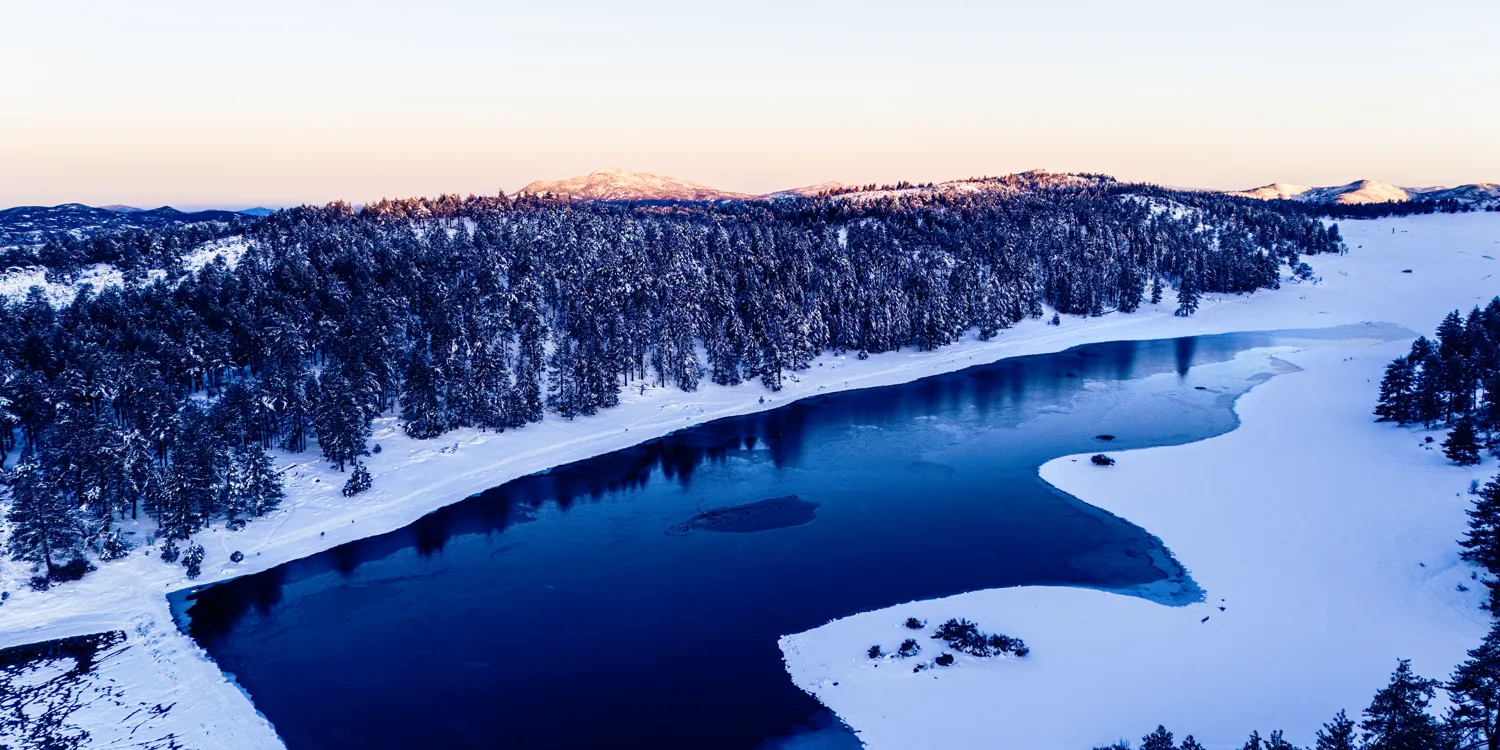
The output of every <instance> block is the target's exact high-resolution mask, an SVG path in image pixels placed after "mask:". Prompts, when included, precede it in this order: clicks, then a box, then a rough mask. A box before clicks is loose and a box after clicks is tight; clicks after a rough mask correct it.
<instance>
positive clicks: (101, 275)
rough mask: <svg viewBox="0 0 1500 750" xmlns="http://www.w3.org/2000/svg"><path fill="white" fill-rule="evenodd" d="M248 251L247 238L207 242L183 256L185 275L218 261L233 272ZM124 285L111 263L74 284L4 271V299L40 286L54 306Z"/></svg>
mask: <svg viewBox="0 0 1500 750" xmlns="http://www.w3.org/2000/svg"><path fill="white" fill-rule="evenodd" d="M245 247H246V245H245V239H244V238H243V237H227V238H225V239H222V240H213V241H211V242H205V243H203V244H202V245H199V246H197V247H195V248H193V249H192V250H190V251H188V252H187V253H186V254H184V255H183V256H182V270H183V271H184V272H194V271H197V270H198V269H200V268H202V267H204V266H206V265H208V264H209V263H210V262H212V261H213V260H214V259H215V258H223V259H224V262H225V263H227V264H228V265H229V267H230V268H233V267H234V266H235V265H236V264H238V263H239V262H240V257H241V256H243V255H244V254H245ZM169 275H170V274H169V273H168V272H167V271H166V270H165V269H161V268H153V269H149V270H147V271H146V274H145V280H146V281H148V282H150V281H155V280H157V279H162V278H167V277H168V276H169ZM124 283H125V275H124V273H122V272H121V271H120V269H118V268H115V267H114V266H112V265H110V264H108V263H95V264H94V265H91V266H88V267H87V268H84V269H83V270H82V271H81V272H79V273H78V275H77V276H75V277H73V278H72V279H70V280H56V281H48V280H47V269H45V268H43V267H41V266H27V267H24V268H10V269H5V270H0V297H4V298H7V299H10V300H18V299H23V298H25V297H26V295H27V294H29V293H30V292H31V288H32V287H34V286H36V287H41V289H42V292H43V294H45V295H46V297H47V299H48V300H49V301H50V302H51V303H52V304H53V305H66V304H68V303H69V302H72V301H73V297H74V296H75V295H77V294H78V289H79V288H80V287H82V286H83V285H85V284H87V285H89V286H91V287H93V289H94V291H96V292H97V291H101V290H103V289H105V288H108V287H119V286H120V285H121V284H124Z"/></svg>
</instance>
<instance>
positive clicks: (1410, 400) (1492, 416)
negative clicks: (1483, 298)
mask: <svg viewBox="0 0 1500 750" xmlns="http://www.w3.org/2000/svg"><path fill="white" fill-rule="evenodd" d="M1436 339H1437V340H1436V341H1433V340H1431V339H1428V338H1427V337H1426V336H1422V337H1419V338H1418V339H1417V340H1416V341H1414V342H1412V345H1411V351H1409V352H1407V353H1406V355H1405V356H1401V357H1397V358H1396V359H1394V360H1392V361H1391V363H1390V364H1389V365H1387V366H1386V368H1385V375H1384V377H1382V378H1381V381H1380V396H1379V402H1378V403H1377V404H1376V406H1375V415H1376V417H1378V418H1379V419H1380V421H1384V422H1395V423H1397V424H1402V425H1405V424H1421V425H1423V426H1425V427H1427V428H1432V427H1435V426H1445V427H1451V428H1452V430H1451V431H1450V432H1449V433H1448V439H1447V440H1445V441H1443V451H1444V453H1445V454H1446V455H1447V456H1448V458H1450V459H1452V460H1453V462H1454V463H1457V464H1459V465H1460V466H1473V465H1476V464H1478V463H1479V461H1480V458H1481V454H1482V453H1484V452H1485V451H1488V452H1490V453H1492V454H1494V455H1496V456H1500V297H1496V298H1495V299H1492V300H1490V302H1489V304H1487V305H1485V306H1484V308H1483V309H1481V308H1479V307H1478V306H1475V307H1474V309H1472V310H1470V311H1469V314H1468V315H1467V316H1462V315H1460V314H1459V312H1458V311H1457V310H1454V311H1453V312H1451V313H1449V314H1448V316H1447V317H1445V318H1443V322H1442V323H1440V324H1439V325H1438V328H1437V334H1436Z"/></svg>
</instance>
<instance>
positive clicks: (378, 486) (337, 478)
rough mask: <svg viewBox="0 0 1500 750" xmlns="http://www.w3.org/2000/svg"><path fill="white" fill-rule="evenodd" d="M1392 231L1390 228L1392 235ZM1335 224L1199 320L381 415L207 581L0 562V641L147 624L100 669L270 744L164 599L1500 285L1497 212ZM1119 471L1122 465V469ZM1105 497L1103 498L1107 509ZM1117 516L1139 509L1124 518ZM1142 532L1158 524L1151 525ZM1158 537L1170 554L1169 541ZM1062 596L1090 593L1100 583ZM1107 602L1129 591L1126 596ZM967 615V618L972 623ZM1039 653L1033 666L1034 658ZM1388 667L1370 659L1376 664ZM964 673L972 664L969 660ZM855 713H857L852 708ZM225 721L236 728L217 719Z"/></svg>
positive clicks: (226, 741)
mask: <svg viewBox="0 0 1500 750" xmlns="http://www.w3.org/2000/svg"><path fill="white" fill-rule="evenodd" d="M1392 228H1396V230H1397V232H1396V233H1395V234H1388V233H1390V232H1391V230H1392ZM1342 229H1343V230H1344V234H1345V237H1346V238H1347V240H1348V241H1349V244H1350V247H1351V250H1352V252H1351V253H1350V254H1349V255H1347V256H1326V257H1321V258H1315V259H1313V260H1312V261H1311V263H1312V265H1313V267H1314V269H1315V270H1316V272H1317V274H1318V275H1319V276H1320V277H1321V278H1320V280H1319V281H1318V282H1317V283H1301V284H1295V283H1288V284H1287V285H1286V286H1285V287H1284V288H1282V289H1281V290H1278V291H1274V292H1261V293H1258V294H1255V295H1245V296H1235V295H1230V296H1219V295H1210V296H1207V297H1205V298H1204V300H1203V303H1202V306H1201V307H1200V310H1199V312H1198V313H1197V314H1196V315H1194V316H1193V317H1192V318H1176V317H1173V316H1172V314H1171V311H1172V310H1173V309H1174V307H1175V304H1174V303H1173V301H1172V300H1171V299H1170V295H1168V297H1169V298H1168V299H1167V300H1164V301H1163V302H1162V304H1161V305H1158V306H1149V305H1148V306H1147V309H1145V310H1142V311H1141V312H1138V313H1135V314H1131V315H1118V314H1114V315H1106V316H1103V317H1099V318H1092V319H1078V318H1071V317H1069V318H1065V319H1064V321H1063V324H1062V325H1061V326H1058V327H1053V326H1048V325H1046V324H1045V323H1044V322H1043V321H1041V320H1038V321H1027V322H1026V323H1024V324H1022V325H1020V326H1018V327H1016V328H1014V329H1011V330H1007V331H1005V332H1003V333H1002V334H1001V335H1000V336H998V337H997V338H995V339H994V340H992V341H989V342H981V341H978V340H976V339H973V338H968V339H965V340H964V341H962V342H960V343H958V344H955V345H953V346H950V347H946V348H944V349H942V350H939V351H935V352H899V353H891V354H884V355H876V356H872V357H870V358H869V359H867V360H858V359H856V358H854V357H852V356H850V357H835V356H825V357H822V358H820V359H819V360H818V361H817V362H816V363H815V364H814V366H813V367H812V368H811V369H810V370H807V371H805V372H802V373H798V374H797V375H796V376H795V377H792V378H789V379H788V380H787V382H786V387H785V389H784V390H783V391H781V392H779V393H770V392H767V391H766V390H765V389H763V388H762V387H760V386H759V385H756V384H746V385H741V386H737V387H733V388H725V387H719V386H713V385H711V384H710V385H705V387H703V388H702V389H700V390H699V391H697V392H694V393H682V392H680V391H676V390H673V389H647V390H646V391H645V392H644V393H640V392H638V391H634V390H632V391H629V392H627V393H626V394H625V395H624V397H623V399H622V401H623V403H622V404H621V406H619V407H618V408H615V409H612V410H609V411H608V412H606V413H603V414H600V415H597V416H595V417H589V418H580V419H577V420H573V421H566V420H562V419H558V418H556V417H551V416H549V417H548V419H547V421H545V422H543V423H541V424H537V425H531V426H528V427H526V428H524V429H521V430H514V431H510V432H506V433H503V434H496V433H482V432H478V431H474V430H460V431H456V432H453V433H449V434H447V435H445V436H443V437H442V438H440V439H437V440H432V441H413V440H410V439H408V438H406V437H405V436H404V435H402V434H401V433H400V431H399V429H398V428H397V427H396V425H395V423H394V420H392V419H390V418H386V419H382V420H379V421H377V423H376V426H375V434H374V440H373V442H375V443H379V444H380V445H381V446H382V449H383V450H382V452H381V453H380V454H378V455H374V456H371V457H369V467H370V470H371V472H372V473H373V474H374V477H375V487H374V489H372V490H371V491H369V492H367V493H364V494H362V495H359V496H357V497H355V498H353V499H348V498H344V497H342V496H341V495H340V493H339V488H340V487H341V486H342V484H343V479H344V477H345V476H346V475H343V474H340V473H339V472H337V471H336V470H333V469H330V468H329V467H327V466H326V465H324V463H323V462H321V461H319V460H317V458H316V454H314V453H307V454H299V455H279V456H277V459H278V462H279V463H281V464H282V465H283V466H290V467H291V469H290V471H289V472H288V481H287V493H288V499H287V502H286V503H285V506H284V508H283V509H282V510H280V511H278V512H276V513H275V514H273V515H272V516H270V517H268V518H265V519H260V520H256V521H254V522H252V523H251V524H250V525H249V526H248V527H246V528H245V529H244V530H243V531H240V532H229V531H225V530H223V529H222V528H218V529H212V530H209V531H205V532H203V533H201V534H199V535H198V536H197V537H195V541H198V542H199V543H201V544H203V545H204V547H205V548H206V549H207V557H206V559H205V561H204V565H203V571H204V572H203V577H202V578H201V579H200V580H198V581H195V582H194V581H188V580H187V579H186V578H185V577H184V574H183V568H182V567H181V566H177V565H165V564H163V563H161V562H160V561H159V560H157V559H156V558H155V557H154V556H148V553H149V552H152V550H144V551H137V552H136V553H135V554H133V555H132V556H131V557H129V558H127V559H125V560H120V561H116V562H113V563H107V564H101V565H100V570H98V571H97V572H95V573H92V574H90V575H89V576H88V577H86V578H85V579H84V580H82V581H80V582H77V583H71V584H65V585H62V586H59V587H58V588H55V589H53V590H52V591H50V592H45V593H35V592H30V591H26V590H23V588H22V587H21V586H20V584H19V582H20V581H22V580H24V575H25V571H24V570H23V569H22V568H20V567H19V566H17V565H15V564H14V563H10V562H5V563H0V589H5V590H9V591H10V592H11V593H12V596H11V599H10V601H9V602H7V603H5V604H4V605H3V606H0V647H3V646H8V645H15V644H21V643H29V642H34V641H38V640H44V639H48V638H57V637H64V636H71V635H80V634H85V633H91V632H99V631H104V630H113V629H124V630H126V631H127V632H128V633H130V632H135V629H136V628H138V627H141V626H143V625H146V624H149V625H151V626H152V629H153V632H158V633H161V634H162V638H163V640H164V641H170V642H171V648H163V649H161V650H160V651H158V652H154V653H151V654H150V655H149V656H144V655H142V656H137V657H135V658H134V659H133V660H132V659H122V660H119V661H113V662H110V663H109V664H105V665H101V667H100V668H101V669H106V670H109V673H108V676H109V677H111V678H113V679H116V680H117V681H119V682H120V683H121V684H138V683H142V682H144V681H148V680H152V679H155V677H154V676H153V675H154V674H164V673H170V674H172V675H173V680H172V683H173V685H174V686H175V688H174V693H173V695H175V696H177V697H178V698H179V699H183V700H192V701H199V702H203V701H209V700H212V701H215V702H218V703H219V705H221V706H223V708H222V711H226V712H238V713H237V716H238V717H240V718H237V719H234V721H235V723H234V729H233V731H228V730H225V729H223V728H222V727H221V728H218V729H213V728H210V727H209V726H206V725H202V724H193V725H192V726H184V727H182V728H180V729H179V733H180V734H181V736H182V737H183V742H184V744H185V745H186V746H189V747H193V746H198V747H216V748H229V749H233V748H258V747H277V746H279V741H278V740H277V739H276V738H275V736H274V733H273V732H272V731H271V729H270V727H269V724H267V723H266V722H265V721H264V720H263V719H258V718H257V717H255V715H254V714H253V708H252V707H251V705H250V703H249V701H248V700H246V699H245V698H244V696H243V695H242V694H241V693H240V692H239V691H238V690H237V689H236V688H235V687H234V686H233V685H232V684H231V683H229V682H228V681H226V680H225V678H224V677H223V675H221V674H220V673H219V672H218V670H217V669H216V667H215V666H214V665H213V663H212V662H211V661H210V660H209V659H208V658H207V657H206V655H204V653H203V652H202V650H201V649H199V648H198V647H197V645H196V644H195V643H193V642H192V641H191V640H190V639H188V638H187V637H186V636H183V635H180V634H179V633H177V631H176V630H175V629H174V628H172V627H171V623H170V615H169V612H168V610H167V605H166V600H165V598H164V594H165V593H167V592H169V591H173V590H177V589H180V588H183V587H186V586H189V585H194V584H201V583H206V582H210V581H215V580H223V579H226V578H230V577H234V576H238V575H243V574H246V573H250V572H254V571H258V570H264V569H266V568H269V567H273V566H275V565H277V564H279V563H282V562H285V561H287V560H291V559H295V558H298V557H303V556H306V555H309V554H312V553H314V552H317V551H320V550H323V549H327V548H330V547H333V546H335V545H337V544H340V543H342V542H345V541H350V540H353V539H357V538H362V537H367V536H372V535H375V534H380V533H384V532H386V531H390V530H393V529H397V528H400V527H402V526H404V525H406V524H408V523H410V522H412V521H414V520H416V519H417V518H419V517H421V516H422V515H424V514H426V513H428V512H429V511H431V510H433V509H435V508H438V507H441V506H443V505H447V504H451V503H453V502H457V501H458V500H461V499H463V498H464V497H467V496H468V495H471V494H473V493H476V492H479V491H481V490H484V489H486V488H489V487H493V486H495V485H498V484H501V483H503V482H505V481H507V480H510V479H513V478H515V477H518V476H522V475H525V474H529V473H533V472H536V471H540V470H543V469H546V468H549V467H552V466H556V465H559V464H562V463H567V462H570V461H575V460H579V459H582V458H587V457H590V456H594V455H598V454H601V453H605V452H608V451H611V450H615V449H619V448H623V447H627V446H630V445H634V444H636V443H640V442H642V441H645V440H649V439H651V438H655V437H659V436H661V435H664V434H667V433H669V432H672V431H675V430H678V429H681V428H684V427H688V426H691V425H694V424H699V423H702V422H706V421H709V420H712V419H716V418H720V417H726V416H732V415H737V414H746V413H750V412H754V411H758V410H765V409H771V408H775V407H777V406H781V405H783V404H786V403H789V402H791V401H794V400H797V399H799V398H804V397H807V396H811V395H815V394H818V393H829V392H834V391H839V390H848V389H854V388H868V387H875V386H881V385H889V384H893V383H901V382H906V381H910V380H914V379H917V378H920V377H923V376H926V375H931V374H935V373H941V372H950V371H954V370H958V369H962V368H964V367H968V366H971V365H975V364H980V363H985V362H991V361H994V360H997V359H1001V358H1004V357H1010V356H1019V355H1026V354H1038V353H1046V352H1054V351H1059V350H1062V349H1066V348H1068V347H1071V346H1075V345H1078V344H1084V343H1092V342H1099V341H1111V340H1126V339H1147V338H1163V337H1172V336H1183V335H1195V334H1207V333H1225V332H1231V331H1245V330H1265V329H1274V328H1307V327H1321V326H1333V325H1340V324H1345V323H1356V322H1363V321H1369V320H1386V321H1392V322H1397V323H1401V324H1404V325H1406V326H1407V327H1410V328H1413V329H1414V330H1428V329H1430V328H1431V327H1432V326H1433V325H1435V324H1436V321H1437V320H1439V319H1440V318H1441V316H1442V314H1443V313H1444V312H1446V311H1447V310H1449V309H1452V308H1453V307H1458V306H1462V307H1467V306H1468V305H1470V304H1472V303H1473V302H1476V301H1478V300H1479V298H1480V297H1482V296H1484V294H1486V293H1490V294H1492V293H1493V291H1494V290H1495V289H1496V288H1500V284H1495V283H1493V282H1488V281H1479V280H1478V277H1479V276H1481V275H1482V274H1488V273H1490V269H1491V268H1493V267H1494V266H1495V265H1496V264H1495V263H1494V261H1493V260H1491V259H1490V258H1488V257H1487V255H1486V254H1494V253H1495V252H1496V251H1500V239H1494V238H1500V215H1496V214H1461V215H1452V216H1449V215H1443V216H1422V217H1412V218H1403V219H1391V220H1382V221H1372V222H1366V223H1355V224H1345V225H1343V226H1342ZM1360 245H1363V246H1364V247H1363V248H1361V247H1359V246H1360ZM1405 268H1412V269H1414V273H1412V274H1403V273H1401V271H1402V269H1405ZM1486 278H1487V277H1486ZM1363 356H1370V355H1369V354H1367V353H1365V354H1363ZM1361 395H1363V394H1361ZM1366 408H1368V405H1366ZM1124 463H1125V462H1123V461H1122V464H1124ZM1258 465H1260V466H1265V465H1267V464H1266V463H1265V462H1261V463H1259V464H1258ZM1116 468H1117V469H1124V468H1126V467H1123V466H1122V467H1116ZM1125 473H1126V472H1125V471H1120V472H1119V473H1118V474H1117V475H1124V474H1125ZM1086 499H1092V498H1087V497H1086ZM1105 506H1106V507H1109V506H1108V504H1107V503H1106V504H1105ZM1124 515H1126V516H1127V517H1132V516H1131V515H1130V514H1129V513H1128V512H1127V513H1125V514H1124ZM1135 520H1137V522H1140V520H1139V519H1135ZM1142 525H1144V526H1145V527H1146V528H1147V529H1149V530H1151V531H1153V532H1156V533H1159V534H1161V533H1162V531H1161V530H1158V529H1156V528H1154V527H1153V526H1152V525H1151V524H1150V523H1143V524H1142ZM149 530H150V526H149V525H148V524H144V523H143V524H141V525H140V526H139V527H138V529H137V532H138V533H137V536H136V539H137V540H143V539H144V537H145V536H146V534H147V533H148V532H149ZM1163 536H1164V538H1165V535H1163ZM1452 538H1453V536H1452V535H1451V534H1450V535H1449V536H1448V537H1447V539H1448V541H1449V542H1450V543H1451V540H1452ZM1168 544H1169V545H1172V546H1173V549H1174V550H1175V549H1177V547H1176V545H1175V544H1174V543H1173V541H1172V540H1170V539H1169V540H1168ZM236 550H238V551H243V552H244V553H245V555H246V559H245V561H244V562H243V563H241V564H239V565H233V564H231V563H230V562H229V555H230V553H231V552H233V551H236ZM1179 557H1180V558H1184V559H1183V562H1184V563H1185V564H1187V565H1188V566H1189V567H1190V568H1193V567H1194V563H1193V561H1191V560H1189V559H1186V558H1185V556H1184V555H1183V554H1181V553H1179ZM1196 572H1197V571H1196V568H1195V573H1196ZM1072 593H1074V594H1082V595H1092V596H1100V595H1099V594H1097V593H1096V592H1072ZM1111 599H1112V600H1118V601H1122V602H1135V601H1136V600H1134V599H1130V598H1128V597H1112V598H1111ZM1127 606H1128V605H1127ZM1151 606H1152V607H1155V605H1151ZM1075 611H1082V610H1075ZM1165 611H1172V610H1165ZM977 614H978V613H975V614H970V615H969V617H970V618H971V619H974V617H975V616H976V615H977ZM981 624H984V625H986V626H987V627H992V628H995V629H1002V630H1003V629H1004V628H1003V627H1002V625H1003V623H1000V622H998V621H997V622H994V623H990V622H984V621H983V620H981ZM814 632H815V633H820V632H823V631H822V630H819V631H814ZM1006 632H1009V631H1006ZM1011 634H1012V635H1019V636H1022V637H1025V638H1026V639H1027V640H1028V642H1033V638H1034V637H1035V636H1033V635H1031V634H1029V633H1022V632H1013V633H1011ZM808 642H809V643H810V642H811V641H808ZM1042 643H1043V641H1036V642H1035V643H1034V645H1036V646H1038V648H1037V649H1036V650H1037V652H1038V655H1039V654H1040V652H1042V650H1043V649H1042V648H1041V645H1042ZM865 646H868V644H865ZM133 653H136V654H145V651H144V650H139V649H137V650H135V651H134V652H133ZM809 653H810V652H809ZM830 653H832V652H830ZM808 658H811V657H810V656H809V657H808ZM1393 658H1394V655H1392V659H1393ZM792 661H793V662H794V664H793V667H792V668H793V672H794V674H798V669H799V667H798V666H797V664H796V663H795V662H797V661H798V660H797V659H795V658H794V659H792ZM1034 663H1035V664H1040V663H1042V662H1041V660H1040V659H1038V661H1036V662H1034ZM1386 666H1387V665H1386V664H1385V663H1384V662H1381V664H1380V667H1381V668H1382V669H1384V668H1385V667H1386ZM1419 666H1421V665H1420V664H1419ZM959 672H960V671H959V670H955V672H954V673H955V674H958V673H959ZM967 674H978V670H970V671H969V672H968V673H967ZM798 679H799V683H798V684H800V685H803V686H804V687H808V686H809V685H810V684H811V683H810V682H804V681H802V678H801V677H799V678H798ZM210 696H212V697H211V698H210ZM820 697H821V696H820ZM872 700H873V699H872ZM833 707H834V708H835V709H836V710H841V711H842V710H843V709H844V708H845V707H844V706H843V705H842V704H840V703H837V702H835V703H833ZM850 710H851V711H852V712H854V713H858V710H857V709H856V708H854V707H852V706H851V707H850ZM992 713H993V711H986V714H992ZM849 718H850V719H851V720H852V721H854V723H855V725H856V726H859V727H861V728H862V729H864V728H866V726H865V724H864V723H862V721H861V719H860V718H859V717H855V716H853V715H852V714H851V715H850V716H849ZM1163 718H1167V717H1163ZM222 720H223V721H230V719H229V718H227V717H225V718H223V719H222ZM925 720H927V719H926V718H923V717H919V718H917V721H925ZM1152 720H1155V719H1152ZM186 723H191V722H185V724H186ZM870 726H871V727H872V729H871V730H870V731H871V732H872V733H871V736H872V737H875V736H876V735H877V734H878V731H877V730H875V729H873V727H874V725H873V724H871V725H870ZM1120 731H1127V729H1126V728H1122V729H1121V730H1120ZM195 738H196V739H195Z"/></svg>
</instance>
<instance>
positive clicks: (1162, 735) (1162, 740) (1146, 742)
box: [1141, 724, 1176, 750]
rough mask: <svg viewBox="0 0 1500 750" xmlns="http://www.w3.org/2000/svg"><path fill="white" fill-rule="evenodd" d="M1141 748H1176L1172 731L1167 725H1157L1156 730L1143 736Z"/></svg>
mask: <svg viewBox="0 0 1500 750" xmlns="http://www.w3.org/2000/svg"><path fill="white" fill-rule="evenodd" d="M1141 750H1176V745H1174V744H1173V743H1172V733H1171V732H1168V731H1167V728H1166V727H1165V726H1162V725H1160V724H1157V725H1156V731H1154V732H1152V733H1151V734H1148V735H1146V736H1145V737H1142V738H1141Z"/></svg>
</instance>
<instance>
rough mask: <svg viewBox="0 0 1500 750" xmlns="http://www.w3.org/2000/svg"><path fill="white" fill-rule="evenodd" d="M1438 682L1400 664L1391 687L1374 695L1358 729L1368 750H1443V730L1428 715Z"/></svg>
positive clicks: (1402, 663) (1407, 660) (1409, 665)
mask: <svg viewBox="0 0 1500 750" xmlns="http://www.w3.org/2000/svg"><path fill="white" fill-rule="evenodd" d="M1436 689H1437V682H1435V681H1433V680H1429V679H1426V678H1423V677H1418V676H1417V675H1415V674H1413V673H1412V671H1411V661H1410V660H1409V659H1402V660H1400V661H1399V662H1397V665H1396V671H1395V672H1393V673H1391V682H1390V684H1389V685H1387V686H1385V687H1383V688H1381V689H1380V690H1379V691H1378V692H1376V693H1375V698H1374V700H1372V701H1371V702H1370V706H1369V707H1368V708H1366V709H1365V711H1364V716H1365V718H1364V720H1363V721H1361V722H1360V723H1359V728H1360V730H1361V731H1363V732H1364V740H1365V750H1433V748H1440V747H1442V744H1441V742H1442V728H1441V727H1440V726H1439V725H1438V722H1437V719H1435V718H1433V717H1432V715H1431V714H1429V713H1427V705H1428V704H1429V703H1431V702H1432V698H1433V695H1434V694H1435V693H1436Z"/></svg>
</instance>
